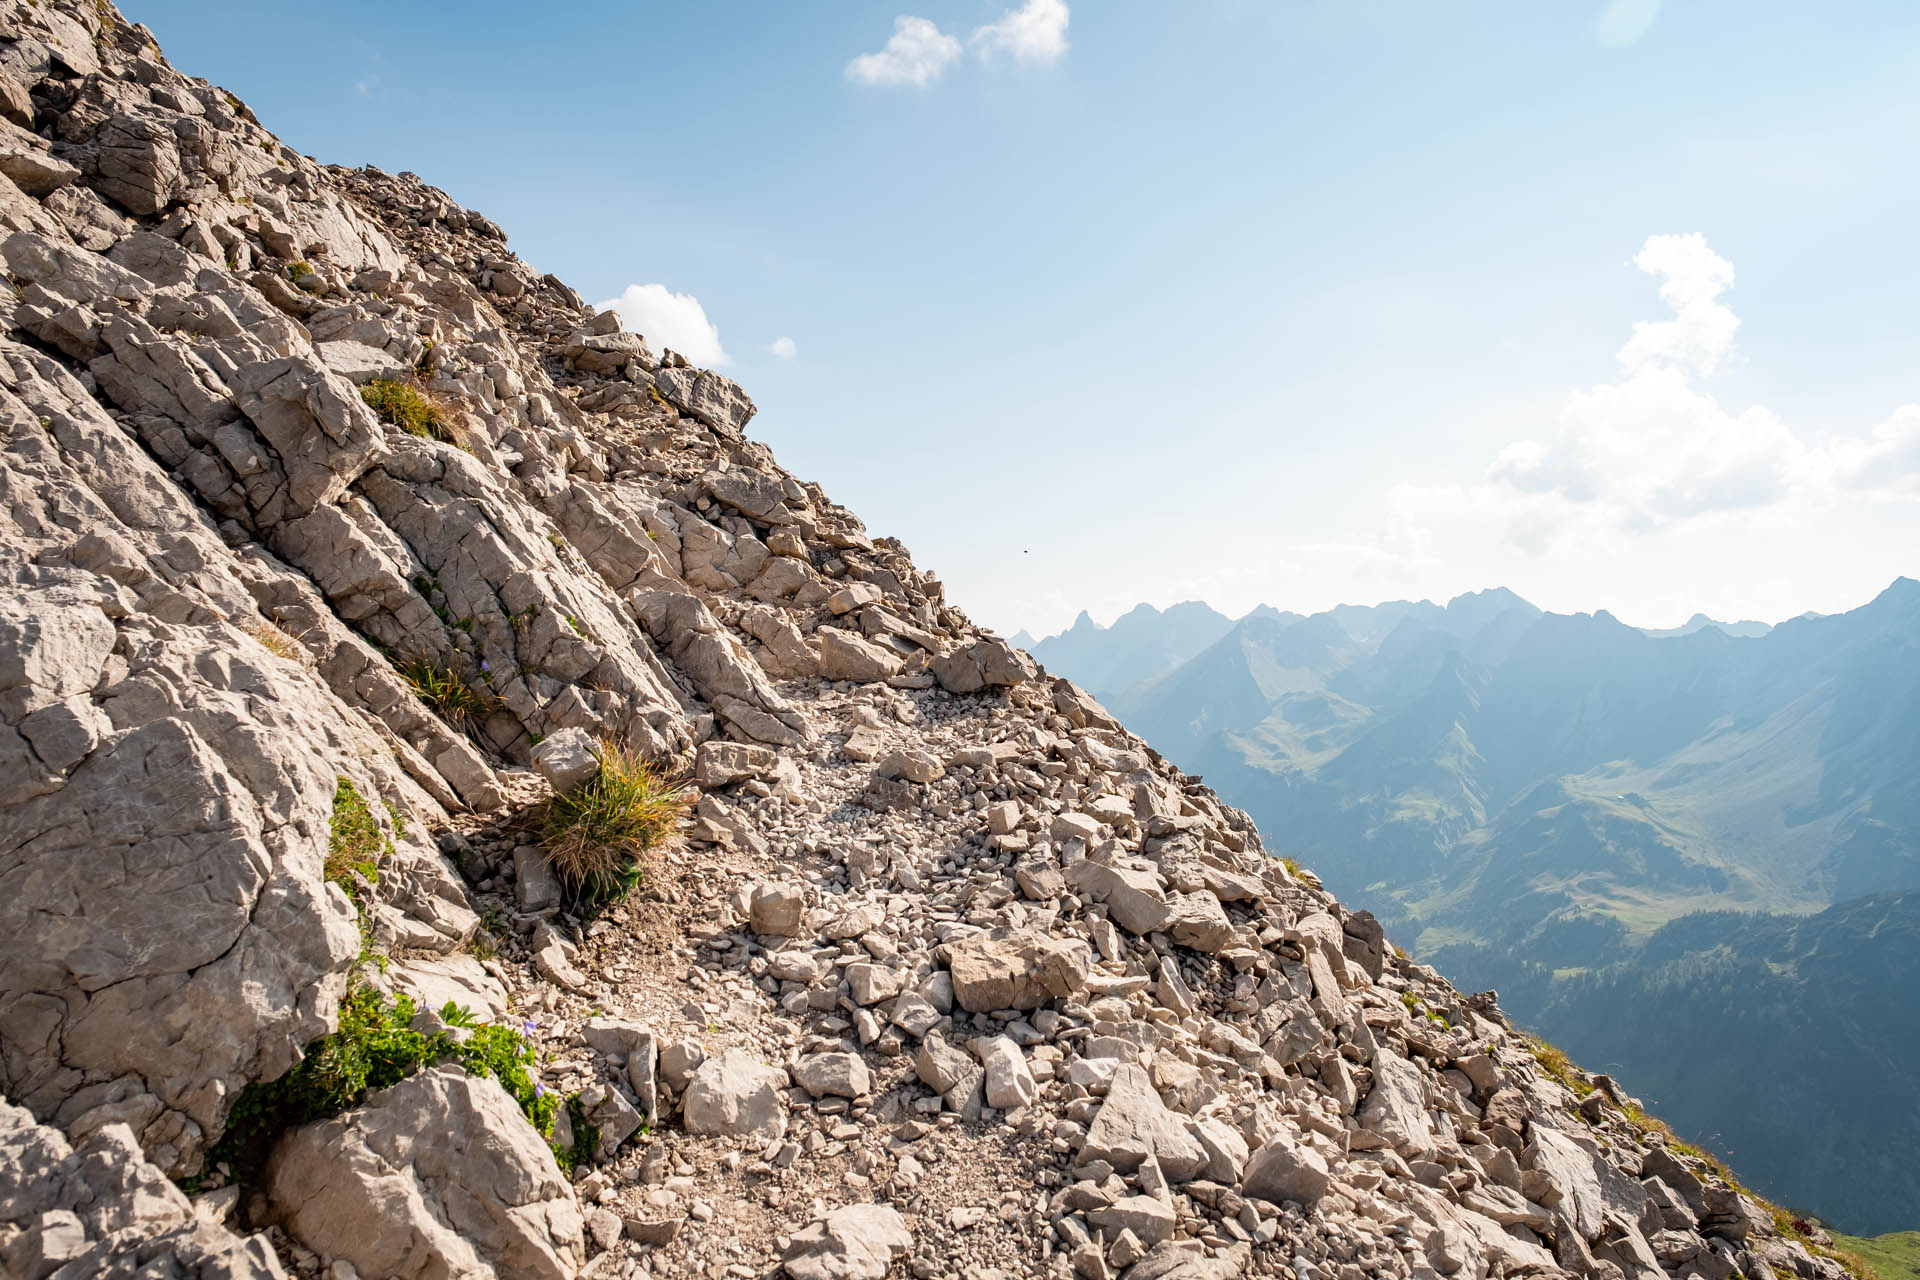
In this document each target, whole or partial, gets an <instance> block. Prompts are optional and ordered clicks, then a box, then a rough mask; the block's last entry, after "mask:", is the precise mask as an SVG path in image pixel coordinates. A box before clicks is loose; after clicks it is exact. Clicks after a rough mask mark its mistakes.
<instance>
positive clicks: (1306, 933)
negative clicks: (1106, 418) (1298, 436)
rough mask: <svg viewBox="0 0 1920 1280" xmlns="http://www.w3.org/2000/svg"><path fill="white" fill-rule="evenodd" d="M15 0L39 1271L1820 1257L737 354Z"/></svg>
mask: <svg viewBox="0 0 1920 1280" xmlns="http://www.w3.org/2000/svg"><path fill="white" fill-rule="evenodd" d="M0 12H3V13H4V19H3V21H4V26H3V28H0V117H4V126H3V127H0V133H4V139H5V146H4V148H0V217H4V219H5V221H6V224H7V225H6V234H5V236H4V237H3V238H0V261H3V263H4V268H5V273H6V276H7V280H8V282H9V284H10V285H11V287H10V288H8V289H6V290H4V291H0V448H4V451H5V460H4V466H3V467H0V493H3V494H4V498H5V501H4V502H0V537H4V540H5V545H6V547H7V550H8V553H9V554H8V556H7V557H6V567H5V569H4V578H3V579H0V724H4V733H3V734H0V752H4V758H5V768H4V770H0V781H3V782H4V791H0V886H4V888H5V892H4V893H0V1092H3V1093H4V1095H5V1101H4V1104H0V1271H4V1274H5V1275H7V1276H9V1277H11V1276H29V1277H33V1278H34V1280H41V1278H43V1277H48V1276H55V1277H61V1278H62V1280H66V1278H69V1277H71V1278H74V1280H77V1278H78V1277H82V1276H129V1277H131V1276H136V1275H138V1276H160V1275H166V1276H201V1277H215V1276H219V1277H270V1276H282V1275H285V1274H287V1273H288V1271H289V1269H291V1271H293V1272H294V1273H297V1274H301V1275H305V1276H316V1277H317V1276H322V1275H324V1276H327V1277H330V1278H331V1280H342V1278H344V1277H353V1276H360V1277H366V1278H367V1280H373V1278H374V1277H400V1278H402V1280H426V1278H428V1277H435V1278H438V1277H460V1278H462V1280H472V1278H486V1277H539V1278H541V1280H564V1278H566V1277H572V1276H587V1275H591V1276H602V1277H613V1276H618V1277H633V1276H665V1275H677V1276H686V1275H699V1276H716V1277H717V1276H762V1275H769V1274H774V1273H776V1272H779V1271H784V1273H785V1274H786V1275H788V1276H790V1277H793V1278H794V1280H816V1278H826V1277H833V1278H835V1280H850V1278H853V1277H867V1278H869V1280H877V1278H879V1277H882V1276H886V1275H889V1274H895V1275H898V1274H912V1275H914V1276H916V1277H936V1276H952V1277H960V1276H968V1277H987V1276H1036V1275H1043V1276H1059V1277H1067V1276H1081V1277H1104V1276H1111V1275H1115V1274H1120V1275H1124V1276H1126V1277H1130V1278H1131V1280H1199V1278H1201V1277H1228V1276H1234V1275H1240V1274H1254V1275H1265V1276H1282V1277H1291V1278H1295V1280H1308V1278H1310V1277H1319V1276H1340V1277H1343V1280H1353V1278H1355V1277H1362V1276H1435V1275H1446V1276H1456V1277H1485V1276H1516V1275H1523V1274H1524V1275H1532V1276H1542V1277H1549V1276H1563V1275H1568V1274H1574V1275H1579V1276H1583V1277H1591V1278H1593V1280H1600V1278H1601V1277H1607V1278H1610V1280H1611V1278H1615V1277H1619V1276H1623V1275H1632V1276H1636V1277H1658V1276H1661V1275H1663V1274H1665V1273H1666V1271H1667V1269H1671V1271H1672V1273H1673V1274H1675V1275H1697V1276H1702V1277H1711V1278H1713V1280H1724V1278H1725V1277H1727V1276H1730V1275H1733V1274H1734V1273H1736V1272H1739V1273H1743V1274H1746V1275H1749V1276H1760V1275H1766V1274H1776V1275H1779V1274H1786V1273H1789V1272H1790V1273H1792V1274H1795V1275H1799V1276H1805V1277H1810V1278H1814V1280H1838V1278H1839V1277H1840V1276H1842V1275H1843V1274H1844V1273H1843V1270H1842V1268H1841V1266H1840V1265H1839V1264H1838V1263H1836V1262H1834V1261H1831V1260H1829V1259H1828V1258H1826V1257H1825V1256H1823V1255H1822V1254H1821V1253H1820V1252H1819V1249H1820V1247H1821V1245H1820V1242H1821V1239H1822V1238H1823V1237H1821V1236H1819V1235H1818V1234H1816V1233H1814V1232H1813V1231H1812V1229H1811V1228H1808V1229H1807V1230H1804V1231H1802V1230H1799V1229H1796V1228H1795V1227H1794V1226H1792V1225H1791V1224H1790V1222H1789V1221H1788V1220H1787V1219H1785V1218H1784V1217H1779V1216H1776V1215H1775V1214H1774V1213H1772V1212H1770V1211H1769V1210H1768V1208H1767V1207H1766V1206H1765V1205H1763V1204H1762V1203H1761V1202H1759V1201H1758V1200H1756V1199H1755V1198H1754V1197H1753V1196H1752V1195H1751V1194H1749V1193H1747V1192H1744V1191H1742V1190H1741V1189H1740V1187H1739V1186H1738V1184H1736V1183H1735V1182H1733V1181H1732V1178H1731V1175H1730V1174H1729V1173H1728V1172H1727V1171H1726V1170H1725V1169H1724V1168H1723V1167H1721V1166H1719V1165H1718V1164H1716V1163H1715V1162H1713V1161H1711V1160H1710V1159H1707V1158H1705V1157H1704V1156H1703V1155H1702V1154H1701V1153H1699V1152H1697V1151H1695V1150H1692V1149H1690V1148H1688V1147H1686V1146H1684V1145H1683V1144H1681V1143H1679V1142H1677V1141H1675V1140H1673V1139H1672V1138H1670V1136H1669V1135H1668V1134H1667V1133H1666V1132H1664V1131H1663V1130H1662V1129H1661V1128H1660V1127H1659V1126H1658V1125H1657V1124H1656V1123H1654V1122H1652V1121H1650V1120H1649V1119H1648V1118H1647V1117H1646V1116H1645V1115H1644V1113H1643V1112H1642V1111H1641V1110H1640V1109H1639V1107H1638V1106H1637V1104H1636V1103H1635V1102H1634V1100H1633V1099H1632V1097H1631V1096H1630V1095H1629V1094H1628V1093H1627V1092H1626V1091H1625V1089H1624V1088H1623V1086H1622V1085H1621V1084H1619V1083H1617V1082H1615V1081H1613V1080H1611V1079H1608V1078H1606V1077H1595V1076H1589V1075H1587V1074H1585V1073H1583V1072H1581V1071H1579V1070H1577V1069H1576V1068H1574V1067H1572V1066H1571V1065H1570V1064H1569V1063H1568V1062H1567V1061H1566V1060H1565V1058H1564V1057H1562V1056H1560V1055H1558V1054H1557V1053H1555V1052H1553V1051H1552V1050H1550V1049H1547V1048H1546V1047H1544V1046H1540V1045H1537V1044H1533V1043H1531V1042H1529V1041H1527V1040H1526V1039H1524V1038H1523V1037H1521V1036H1519V1035H1518V1034H1516V1033H1515V1032H1514V1031H1513V1030H1512V1029H1511V1028H1510V1027H1509V1026H1508V1024H1507V1022H1506V1020H1505V1018H1504V1016H1503V1015H1502V1013H1501V1012H1500V1009H1499V1007H1498V1005H1497V1003H1496V1002H1495V999H1494V997H1493V995H1492V994H1491V993H1481V994H1478V995H1463V994H1461V993H1460V992H1458V991H1456V990H1455V989H1454V988H1453V987H1451V986H1450V985H1448V984H1447V982H1445V981H1444V980H1443V979H1442V978H1441V977H1440V976H1439V975H1438V974H1437V973H1435V972H1434V971H1433V970H1431V969H1428V968H1425V967H1423V966H1421V965H1418V964H1415V963H1413V962H1411V961H1410V960H1408V959H1407V958H1406V957H1405V956H1404V955H1403V954H1402V953H1400V952H1398V951H1397V950H1396V949H1395V948H1394V947H1393V946H1392V945H1391V944H1390V943H1389V942H1388V940H1387V939H1386V937H1385V936H1384V934H1383V932H1382V930H1381V928H1380V927H1379V925H1378V924H1377V923H1376V921H1375V920H1374V919H1373V917H1371V916H1369V915H1368V914H1366V913H1365V912H1359V911H1352V910H1349V909H1347V908H1346V907H1344V906H1343V905H1342V904H1341V903H1340V902H1338V901H1337V900H1335V899H1334V898H1333V897H1332V896H1331V895H1330V894H1328V893H1327V892H1326V891H1325V890H1324V889H1322V888H1321V887H1320V885H1319V882H1318V881H1317V880H1316V879H1315V878H1314V877H1313V876H1312V874H1311V873H1309V872H1307V871H1304V870H1299V871H1296V869H1294V868H1293V867H1291V866H1289V865H1288V864H1286V863H1284V862H1282V861H1279V860H1277V859H1271V858H1269V857H1267V856H1266V855H1265V854H1264V852H1263V850H1262V845H1261V840H1260V836H1259V834H1258V833H1257V832H1256V830H1255V829H1254V826H1253V824H1252V823H1251V822H1250V821H1249V820H1248V818H1247V816H1246V815H1245V814H1244V813H1242V812H1240V811H1239V810H1236V809H1233V808H1231V807H1229V806H1227V805H1224V804H1222V803H1221V802H1220V801H1219V799H1218V797H1216V796H1215V795H1214V794H1213V792H1212V791H1210V790H1209V789H1207V788H1206V787H1205V786H1203V785H1201V784H1200V783H1199V782H1198V781H1197V780H1196V779H1195V778H1193V777H1191V776H1189V775H1187V774H1184V773H1183V772H1181V770H1180V769H1178V768H1177V767H1175V766H1174V765H1173V764H1171V763H1169V762H1168V761H1167V760H1166V759H1165V758H1164V757H1162V756H1161V755H1159V754H1157V753H1155V752H1153V751H1151V750H1149V749H1148V748H1147V747H1146V746H1145V745H1144V744H1143V743H1142V742H1141V741H1140V740H1139V739H1138V738H1136V737H1134V736H1132V735H1130V734H1128V733H1127V732H1125V731H1124V730H1122V729H1120V728H1119V726H1118V725H1117V724H1116V723H1115V722H1114V720H1113V719H1112V718H1111V717H1110V716H1109V715H1108V714H1107V713H1106V712H1105V711H1104V710H1103V709H1102V708H1101V706H1100V705H1099V704H1098V703H1097V702H1095V701H1094V700H1093V699H1092V698H1091V697H1089V696H1088V695H1087V694H1085V693H1083V692H1082V691H1081V690H1080V689H1079V688H1078V687H1076V686H1075V685H1073V684H1072V683H1070V682H1068V681H1066V680H1064V679H1059V678H1052V677H1049V676H1047V675H1045V674H1044V673H1043V672H1041V671H1040V670H1038V669H1036V667H1035V666H1034V664H1033V663H1032V661H1031V660H1030V659H1028V658H1027V657H1026V656H1025V655H1023V654H1021V653H1019V652H1018V651H1015V650H1013V649H1011V648H1010V647H1009V646H1007V645H1006V644H1004V643H1002V642H1000V641H998V640H996V639H994V638H993V637H991V636H989V635H986V634H984V633H982V632H981V631H980V630H979V629H978V628H976V627H975V626H974V625H973V624H972V623H971V622H970V621H969V620H968V619H967V617H966V616H965V615H964V614H963V613H961V612H960V611H959V610H958V609H957V608H955V607H954V606H953V605H952V604H951V603H949V602H948V601H947V599H946V597H945V592H944V590H943V589H942V586H941V584H940V583H939V582H938V581H937V580H936V579H935V578H933V577H932V576H930V575H929V574H927V573H926V572H925V571H923V570H922V569H921V568H919V567H918V566H916V565H915V564H914V562H913V561H912V559H911V558H910V557H909V556H908V554H907V551H906V549H905V548H904V547H903V546H901V545H900V544H899V543H898V542H897V541H894V540H892V539H889V538H885V537H875V536H873V535H871V534H870V533H868V531H867V530H866V529H865V528H864V527H863V526H862V525H861V523H860V521H859V520H858V519H856V518H855V517H854V516H853V514H852V513H850V512H848V511H847V510H845V509H844V508H842V507H839V506H837V505H835V504H834V503H833V502H832V501H831V500H830V499H829V498H828V497H827V495H826V493H825V492H824V491H823V490H822V489H821V488H820V486H819V485H817V484H810V483H805V482H802V481H801V480H799V479H797V478H796V477H794V476H792V475H791V474H789V473H788V472H786V471H784V470H783V469H782V468H781V467H780V466H779V465H778V463H777V462H776V461H775V459H774V458H773V456H772V455H771V454H770V453H769V451H768V450H767V449H766V448H765V447H764V446H763V445H761V444H758V443H756V442H754V441H753V440H752V439H750V438H749V437H748V435H747V434H746V428H747V426H748V424H749V422H750V420H751V418H752V417H753V413H754V405H753V402H752V401H751V400H750V399H749V398H748V396H747V395H746V393H745V392H744V391H743V390H742V389H741V388H740V387H739V386H737V385H736V384H734V383H733V382H732V381H730V380H729V379H727V378H726V377H724V376H722V375H720V374H718V373H715V372H712V371H709V370H701V369H697V368H692V367H689V365H688V364H687V362H686V361H685V360H684V359H682V358H680V357H678V356H676V355H674V354H673V353H671V352H668V351H664V350H656V349H655V348H654V347H653V346H652V345H650V344H649V343H648V341H647V339H646V337H645V336H644V335H641V334H636V333H631V332H626V331H623V330H622V328H621V326H620V321H619V318H618V316H617V315H615V314H614V313H612V312H605V313H599V314H596V313H595V312H594V311H593V310H592V309H590V308H588V307H586V306H584V305H582V302H581V299H580V297H579V295H578V294H576V293H575V292H574V291H573V290H572V289H570V288H568V287H567V286H566V285H565V284H563V283H562V282H560V281H559V280H557V279H555V278H554V277H553V276H551V275H546V274H543V273H541V272H540V271H539V270H538V269H537V268H535V267H532V266H529V265H528V264H527V263H525V262H523V261H522V260H520V259H519V258H518V257H517V256H515V255H514V254H513V253H512V252H511V250H510V249H509V248H508V242H507V238H506V235H505V233H504V232H503V230H502V229H501V228H500V227H498V226H497V225H496V224H494V223H493V222H492V221H490V220H489V219H488V218H486V217H485V216H483V215H481V214H479V213H476V212H473V211H471V210H468V209H464V208H462V207H460V205H458V204H457V203H456V202H455V201H453V200H452V199H450V198H449V197H448V196H447V195H446V194H445V193H444V192H442V191H440V190H437V189H436V188H433V187H431V186H428V185H426V184H425V183H423V182H422V181H421V180H420V179H419V178H417V177H415V176H413V175H411V174H404V173H403V174H399V175H392V174H386V173H382V172H379V171H376V170H372V169H360V170H349V169H343V168H338V167H333V166H327V165H321V164H318V163H316V162H315V161H313V160H311V159H310V158H308V157H305V156H303V155H301V154H299V153H298V152H297V151H295V150H294V149H293V148H292V147H290V146H288V145H286V144H285V143H283V142H282V141H281V140H280V139H279V138H277V137H276V136H275V135H273V134H272V133H270V132H269V131H268V130H267V129H266V128H265V127H264V126H263V125H262V124H261V123H260V122H259V121H258V120H256V119H255V118H254V116H253V114H252V113H251V112H250V111H249V110H248V109H247V107H246V106H245V104H243V103H242V102H240V101H239V99H237V98H236V97H235V96H234V95H232V94H230V93H227V92H224V91H222V90H220V89H218V88H216V87H214V86H213V85H211V84H208V83H207V82H205V81H202V80H195V79H192V78H189V77H188V76H186V75H183V74H182V73H180V72H178V71H176V70H175V69H174V68H173V67H172V66H170V65H169V64H168V62H167V61H166V59H165V58H164V56H163V55H162V54H161V52H160V50H159V47H158V44H157V42H156V40H155V37H154V35H153V33H152V32H151V31H149V30H147V29H146V28H145V27H142V26H135V25H130V24H128V23H127V22H126V21H125V19H124V18H122V17H121V15H120V14H119V13H118V12H117V11H116V10H115V9H114V8H113V7H112V5H111V4H109V3H107V2H106V0H38V2H37V3H35V2H33V0H28V2H26V3H21V2H20V0H13V2H12V3H10V4H7V5H6V6H5V8H4V10H0ZM288 70H289V74H294V73H297V72H298V70H299V68H298V56H297V52H296V51H290V52H289V54H288ZM432 135H433V131H432V130H422V131H420V140H421V145H422V146H423V147H426V146H429V145H430V143H431V138H432ZM431 158H432V157H431V155H430V154H423V158H422V163H423V165H424V164H426V163H428V162H430V161H431ZM924 479H925V478H924V477H915V476H902V477H901V478H900V482H901V483H902V484H918V483H922V482H923V481H924ZM1188 613H1192V614H1193V618H1192V621H1193V622H1194V623H1195V631H1196V632H1204V631H1205V630H1206V629H1207V627H1209V626H1213V625H1217V623H1216V620H1215V619H1213V618H1210V617H1208V616H1206V615H1204V614H1202V613H1199V612H1198V611H1188ZM1187 617H1188V614H1187V613H1182V614H1181V618H1182V621H1183V623H1184V621H1185V620H1186V619H1187ZM1809 625H1812V624H1809ZM1783 630H1785V629H1783ZM1188 640H1189V641H1191V640H1192V636H1188ZM1408 660H1409V661H1417V660H1418V655H1410V656H1409V658H1408ZM1260 674H1262V675H1264V674H1267V673H1265V672H1264V671H1263V672H1261V673H1260Z"/></svg>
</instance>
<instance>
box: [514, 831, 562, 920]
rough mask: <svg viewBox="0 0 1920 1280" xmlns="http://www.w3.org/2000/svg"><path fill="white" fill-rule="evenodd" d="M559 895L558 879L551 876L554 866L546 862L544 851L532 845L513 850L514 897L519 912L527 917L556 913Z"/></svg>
mask: <svg viewBox="0 0 1920 1280" xmlns="http://www.w3.org/2000/svg"><path fill="white" fill-rule="evenodd" d="M560 896H561V895H560V877H559V876H557V875H555V874H554V870H553V863H551V862H549V861H548V860H547V853H546V850H544V849H542V848H540V847H539V846H538V845H531V844H523V845H520V846H518V847H516V848H515V849H514V851H513V897H514V901H515V902H516V903H518V904H519V907H520V910H522V911H524V912H526V913H527V914H528V915H539V914H542V913H544V912H548V911H554V910H558V909H559V906H560Z"/></svg>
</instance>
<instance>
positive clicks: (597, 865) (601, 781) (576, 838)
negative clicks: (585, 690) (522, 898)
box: [540, 738, 691, 905]
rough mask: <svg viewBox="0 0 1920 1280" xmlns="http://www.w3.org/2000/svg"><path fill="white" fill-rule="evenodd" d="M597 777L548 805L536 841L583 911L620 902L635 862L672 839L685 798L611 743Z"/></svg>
mask: <svg viewBox="0 0 1920 1280" xmlns="http://www.w3.org/2000/svg"><path fill="white" fill-rule="evenodd" d="M598 754H599V756H600V772H599V773H598V774H597V775H596V776H595V777H594V778H592V779H591V780H590V781H587V782H583V783H581V784H580V785H579V786H577V787H575V788H574V789H573V790H571V791H569V792H567V793H566V794H565V795H558V796H555V797H554V798H553V800H552V801H551V802H550V803H549V804H548V805H547V812H546V817H545V820H544V822H543V823H542V826H541V833H540V842H541V844H542V845H543V846H544V847H545V848H546V851H547V857H548V858H549V859H550V860H551V861H552V863H553V867H554V871H555V872H556V873H557V874H558V875H559V877H560V880H561V883H562V884H564V885H565V886H566V887H567V889H568V890H569V891H570V892H571V893H572V894H573V895H574V896H575V898H576V899H577V900H578V901H580V902H581V903H582V904H583V905H593V904H597V903H602V902H613V901H618V900H619V899H621V898H623V897H625V896H626V895H627V893H628V892H629V891H630V890H632V888H633V887H634V886H635V885H636V884H638V883H639V881H640V866H639V860H640V858H641V856H642V855H643V854H645V853H647V852H648V851H649V850H653V849H657V848H661V847H662V846H664V845H665V844H666V843H667V842H668V841H670V840H672V839H673V838H674V834H675V829H676V827H677V826H678V824H679V821H680V817H681V815H682V814H684V813H685V812H686V810H687V805H688V803H689V801H690V800H691V797H690V796H689V795H688V794H687V792H686V789H685V788H684V787H682V786H681V785H680V784H679V783H678V782H676V781H673V780H671V779H670V778H669V777H668V776H667V774H666V772H665V771H664V770H662V769H661V768H660V767H659V766H658V765H655V764H654V763H653V762H651V761H649V760H648V759H646V757H644V756H642V755H641V754H640V753H639V752H638V751H635V750H633V749H632V748H630V747H627V746H624V745H622V744H621V743H619V742H616V741H615V740H614V739H612V738H602V739H601V740H600V744H599V748H598Z"/></svg>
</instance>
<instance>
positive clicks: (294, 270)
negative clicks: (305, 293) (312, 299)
mask: <svg viewBox="0 0 1920 1280" xmlns="http://www.w3.org/2000/svg"><path fill="white" fill-rule="evenodd" d="M312 274H313V266H312V264H310V263H306V262H289V263H288V264H287V279H289V280H304V279H306V278H307V277H308V276H310V275H312Z"/></svg>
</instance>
